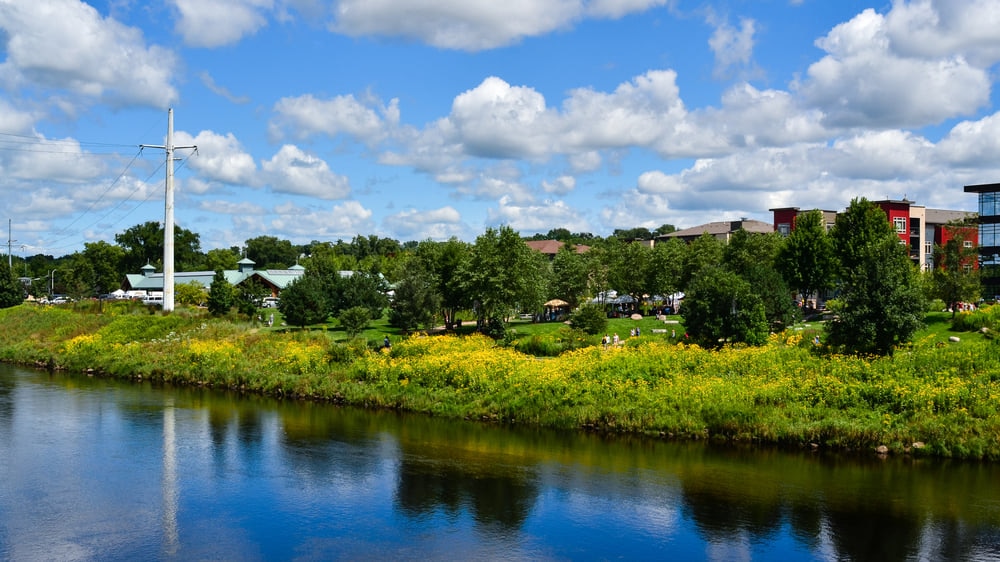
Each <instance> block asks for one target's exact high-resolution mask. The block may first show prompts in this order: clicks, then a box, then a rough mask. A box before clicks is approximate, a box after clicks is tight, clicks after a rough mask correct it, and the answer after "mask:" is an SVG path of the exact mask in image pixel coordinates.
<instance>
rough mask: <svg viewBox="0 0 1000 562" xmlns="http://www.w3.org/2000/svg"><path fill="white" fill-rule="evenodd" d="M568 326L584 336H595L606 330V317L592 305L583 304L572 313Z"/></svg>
mask: <svg viewBox="0 0 1000 562" xmlns="http://www.w3.org/2000/svg"><path fill="white" fill-rule="evenodd" d="M569 324H570V326H572V327H573V329H575V330H580V331H582V332H584V333H586V334H590V335H592V336H593V335H596V334H600V333H601V332H603V331H605V330H607V328H608V317H607V316H605V314H604V310H603V309H602V308H601V307H599V306H597V305H592V304H585V305H583V306H581V307H580V308H579V309H577V311H576V312H574V313H573V316H572V317H571V318H570V319H569Z"/></svg>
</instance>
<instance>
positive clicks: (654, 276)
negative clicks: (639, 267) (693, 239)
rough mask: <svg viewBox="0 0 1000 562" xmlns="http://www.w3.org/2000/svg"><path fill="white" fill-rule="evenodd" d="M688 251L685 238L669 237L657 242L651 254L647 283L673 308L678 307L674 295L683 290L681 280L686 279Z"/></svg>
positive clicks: (654, 293) (652, 290) (653, 291)
mask: <svg viewBox="0 0 1000 562" xmlns="http://www.w3.org/2000/svg"><path fill="white" fill-rule="evenodd" d="M686 253H687V244H685V243H684V241H683V240H681V239H680V238H668V239H666V240H665V241H663V242H657V243H656V245H655V246H653V250H652V252H650V255H649V270H648V273H647V278H648V281H647V283H648V284H649V289H650V291H651V294H653V295H659V296H661V297H663V298H664V299H666V300H667V304H668V305H670V306H671V307H672V308H676V303H675V302H673V299H672V297H673V295H674V294H675V293H677V292H678V291H680V290H681V281H682V280H683V279H684V263H685V257H684V256H685V254H686Z"/></svg>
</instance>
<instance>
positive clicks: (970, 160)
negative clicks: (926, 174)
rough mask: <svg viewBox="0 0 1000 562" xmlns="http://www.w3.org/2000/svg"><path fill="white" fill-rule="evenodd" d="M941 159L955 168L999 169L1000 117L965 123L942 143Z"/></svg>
mask: <svg viewBox="0 0 1000 562" xmlns="http://www.w3.org/2000/svg"><path fill="white" fill-rule="evenodd" d="M938 152H939V153H940V157H941V159H942V160H943V161H944V162H946V163H948V164H951V165H954V166H963V167H973V168H986V169H995V168H996V166H997V165H998V160H997V155H998V154H1000V114H998V113H994V114H993V115H989V116H987V117H984V118H983V119H980V120H978V121H963V122H961V123H958V124H957V125H955V127H953V128H952V130H951V131H950V132H949V133H948V134H947V135H946V136H945V137H944V138H943V139H941V142H940V143H938Z"/></svg>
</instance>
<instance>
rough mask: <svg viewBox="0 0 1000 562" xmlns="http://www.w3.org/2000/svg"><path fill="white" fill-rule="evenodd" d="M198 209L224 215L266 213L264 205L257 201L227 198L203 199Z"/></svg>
mask: <svg viewBox="0 0 1000 562" xmlns="http://www.w3.org/2000/svg"><path fill="white" fill-rule="evenodd" d="M198 209H199V210H202V211H209V212H212V213H220V214H223V215H239V216H254V215H263V214H265V213H266V210H265V209H264V207H262V206H260V205H258V204H257V203H251V202H250V201H227V200H225V199H216V200H213V201H205V200H203V201H201V202H199V203H198Z"/></svg>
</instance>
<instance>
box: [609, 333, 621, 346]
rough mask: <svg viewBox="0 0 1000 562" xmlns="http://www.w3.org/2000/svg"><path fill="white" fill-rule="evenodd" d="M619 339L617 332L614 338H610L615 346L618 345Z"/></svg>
mask: <svg viewBox="0 0 1000 562" xmlns="http://www.w3.org/2000/svg"><path fill="white" fill-rule="evenodd" d="M619 341H620V340H619V339H618V332H615V336H614V339H612V340H611V342H612V343H614V344H615V347H618V342H619Z"/></svg>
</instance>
